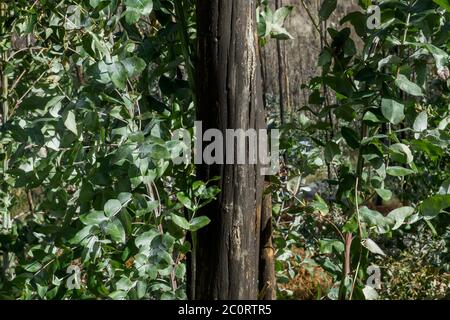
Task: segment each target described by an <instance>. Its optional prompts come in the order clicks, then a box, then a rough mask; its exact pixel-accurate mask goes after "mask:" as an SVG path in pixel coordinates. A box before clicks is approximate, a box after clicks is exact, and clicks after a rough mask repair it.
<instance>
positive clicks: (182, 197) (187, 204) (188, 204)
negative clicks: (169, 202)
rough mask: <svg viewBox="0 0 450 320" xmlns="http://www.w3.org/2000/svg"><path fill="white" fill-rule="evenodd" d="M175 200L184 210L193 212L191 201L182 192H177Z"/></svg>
mask: <svg viewBox="0 0 450 320" xmlns="http://www.w3.org/2000/svg"><path fill="white" fill-rule="evenodd" d="M177 199H178V201H180V202H181V203H182V204H183V205H184V206H185V207H186V208H188V209H189V210H194V208H193V206H192V201H191V199H189V197H187V196H186V195H185V194H184V192H178V193H177Z"/></svg>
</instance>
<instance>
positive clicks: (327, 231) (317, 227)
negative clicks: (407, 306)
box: [273, 0, 450, 299]
mask: <svg viewBox="0 0 450 320" xmlns="http://www.w3.org/2000/svg"><path fill="white" fill-rule="evenodd" d="M444 2H445V1H443V2H441V1H434V2H433V1H406V0H396V1H384V2H381V4H380V9H381V17H382V21H381V25H380V27H379V28H378V29H374V30H369V29H368V28H367V26H366V19H367V18H366V17H365V15H364V14H363V13H361V12H351V13H349V14H348V15H347V16H346V17H344V18H343V19H342V20H341V24H342V25H343V24H344V23H350V24H351V25H352V26H353V27H354V30H355V33H356V34H352V32H351V30H350V29H349V28H348V27H347V26H346V25H343V26H342V27H341V28H340V29H339V28H336V29H334V28H332V27H329V28H328V30H327V31H328V34H327V36H326V37H324V38H323V39H322V40H323V43H324V47H323V50H322V52H321V53H320V55H319V58H318V65H319V67H321V71H322V74H321V75H320V76H318V77H316V78H313V79H312V80H311V81H310V82H309V84H307V85H305V86H304V88H305V89H309V91H310V92H311V94H310V97H309V103H308V105H306V106H300V107H299V109H300V111H301V114H300V115H299V116H293V117H292V119H291V121H290V123H288V124H286V125H285V127H284V128H283V129H284V136H283V141H282V143H281V145H282V147H283V149H284V151H285V156H286V158H285V159H286V160H287V163H288V165H287V169H288V170H289V176H288V177H287V180H284V177H283V179H281V180H274V181H273V192H275V194H276V195H277V196H276V197H275V198H274V199H275V200H274V201H275V203H276V207H277V208H281V209H280V210H279V211H278V212H277V213H276V219H277V221H279V224H277V237H276V239H275V243H276V245H277V248H279V252H278V259H280V260H281V261H285V257H286V255H290V254H291V253H292V252H293V251H294V248H305V250H306V249H307V250H310V252H312V255H313V257H314V260H315V261H316V262H318V263H319V264H320V265H321V267H322V268H323V269H324V270H326V271H327V272H328V273H329V274H330V275H332V277H333V279H334V281H335V284H334V285H333V286H332V287H331V288H329V291H328V292H325V293H324V295H325V294H327V296H328V298H332V299H338V298H340V299H344V298H346V299H373V298H376V297H377V296H378V294H377V292H376V290H373V288H371V287H368V286H367V285H366V284H367V279H368V277H369V274H368V273H367V269H368V267H369V266H371V265H372V264H374V263H377V261H378V262H380V261H383V259H387V258H386V256H390V255H393V254H394V253H393V251H391V250H390V248H391V247H390V246H393V244H392V242H393V241H394V239H402V238H403V237H406V235H408V232H413V231H412V230H413V228H414V225H416V224H417V225H421V226H424V225H425V227H426V228H429V230H432V232H433V234H434V236H435V237H436V239H432V240H430V242H433V243H434V242H436V241H438V240H437V239H439V238H440V239H442V237H444V236H445V234H446V232H448V226H449V224H448V217H449V213H450V212H449V209H450V203H449V198H448V197H449V190H448V189H449V188H448V185H449V184H448V181H449V179H450V168H449V158H450V150H449V141H450V140H449V138H450V136H449V130H448V117H449V115H450V109H449V105H450V104H449V103H450V101H449V84H450V82H449V79H448V65H449V62H450V61H449V56H448V52H449V50H450V43H449V37H448V23H449V22H448V21H449V20H448V19H449V13H448V12H446V11H445V10H442V8H441V7H443V8H445V7H446V2H445V3H444ZM436 3H437V4H439V5H440V6H441V7H439V6H438V5H437V4H436ZM359 4H360V6H361V7H362V9H367V8H368V6H369V5H370V4H371V3H370V1H359ZM305 9H307V8H306V7H305ZM335 9H336V1H326V0H325V1H323V2H322V6H321V8H320V11H319V12H318V16H319V18H320V20H327V19H328V18H329V17H330V16H331V14H332V13H333V11H334V10H335ZM310 17H312V15H311V16H310ZM312 18H313V17H312ZM313 25H315V26H316V27H318V26H317V23H316V22H313ZM319 34H320V32H319ZM356 37H358V38H359V39H358V41H359V42H360V43H362V44H361V45H356V44H355V39H356ZM330 91H331V92H332V94H330V93H329V92H330ZM311 181H315V182H314V183H311ZM292 186H295V187H292ZM395 201H397V202H399V203H395ZM392 203H394V205H392ZM386 208H387V209H388V210H386ZM282 221H288V222H289V223H287V225H284V224H283V223H281V222H282ZM349 234H351V235H352V238H353V241H352V243H351V246H350V247H349V248H350V251H349V252H348V254H349V256H350V259H351V260H350V261H349V263H350V266H351V270H350V273H349V274H348V275H347V276H345V277H344V275H343V267H344V265H345V262H344V260H345V252H346V249H345V246H344V243H346V242H347V241H348V240H347V239H348V235H349ZM413 236H414V234H413ZM387 249H388V250H387ZM397 256H398V255H397ZM390 259H393V258H392V257H391V258H390ZM278 266H279V268H278V269H277V273H278V277H279V279H280V281H288V280H286V277H287V278H288V279H295V272H294V273H292V274H290V273H289V272H290V271H289V272H286V270H285V269H284V267H283V266H282V265H278ZM382 272H384V271H383V270H382ZM443 272H447V271H446V267H445V264H444V263H441V264H440V266H439V267H438V268H437V269H436V274H441V276H442V277H444V276H445V275H443ZM281 279H284V280H281ZM386 279H388V277H387V278H386ZM389 279H391V280H392V277H390V278H389ZM389 290H392V289H389ZM283 295H284V293H283ZM390 297H391V298H392V295H391V296H390ZM399 297H400V296H399ZM319 298H320V297H319Z"/></svg>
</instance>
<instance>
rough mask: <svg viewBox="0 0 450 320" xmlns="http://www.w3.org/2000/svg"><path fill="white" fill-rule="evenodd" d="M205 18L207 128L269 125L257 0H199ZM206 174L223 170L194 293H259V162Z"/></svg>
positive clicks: (203, 172)
mask: <svg viewBox="0 0 450 320" xmlns="http://www.w3.org/2000/svg"><path fill="white" fill-rule="evenodd" d="M197 24H198V34H197V36H198V61H197V65H196V73H197V74H196V76H197V119H198V120H200V121H203V130H204V131H205V130H207V129H210V128H217V129H220V130H221V131H222V132H224V133H225V130H226V129H243V130H247V129H250V128H253V129H256V130H258V129H262V128H265V125H264V109H263V102H262V90H261V83H260V82H261V80H260V79H261V74H260V67H259V56H258V55H259V52H258V49H257V48H258V46H257V41H258V39H257V35H256V0H197ZM246 149H247V150H246V152H247V153H248V145H247V146H246ZM224 152H225V150H224ZM235 156H236V155H235ZM198 176H199V178H200V179H202V180H208V179H211V178H213V177H215V176H219V177H221V179H220V181H219V187H220V188H221V190H222V192H221V193H220V195H219V198H218V200H217V201H216V202H214V203H212V204H211V205H210V206H209V207H207V208H205V210H204V214H206V215H208V216H209V217H210V218H211V221H212V222H211V224H210V225H209V226H207V227H206V228H205V229H202V230H200V231H199V232H198V247H197V251H196V261H195V262H196V263H195V266H196V268H195V269H196V272H195V281H192V279H191V283H190V286H191V288H190V294H191V297H190V298H194V299H257V297H258V263H259V250H260V247H259V241H260V239H259V238H260V235H259V232H260V218H261V202H262V187H263V182H264V179H263V177H262V176H260V170H259V165H213V166H206V165H200V166H199V168H198ZM192 282H194V283H192Z"/></svg>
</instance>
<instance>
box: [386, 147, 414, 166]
mask: <svg viewBox="0 0 450 320" xmlns="http://www.w3.org/2000/svg"><path fill="white" fill-rule="evenodd" d="M390 150H391V151H392V152H393V158H394V160H395V161H398V162H403V163H408V164H409V163H411V162H413V160H414V157H413V154H412V152H411V149H410V148H409V147H408V146H407V145H405V144H403V143H396V144H393V145H392V146H391V147H390Z"/></svg>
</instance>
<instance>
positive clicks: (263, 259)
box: [259, 182, 277, 300]
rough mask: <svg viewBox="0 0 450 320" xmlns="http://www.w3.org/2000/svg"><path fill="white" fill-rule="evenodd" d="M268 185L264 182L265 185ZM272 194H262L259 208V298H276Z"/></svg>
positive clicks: (268, 184)
mask: <svg viewBox="0 0 450 320" xmlns="http://www.w3.org/2000/svg"><path fill="white" fill-rule="evenodd" d="M269 186H270V183H269V182H266V187H267V188H268V187H269ZM272 235H273V232H272V195H271V194H270V193H267V194H265V195H264V200H263V206H262V210H261V250H260V258H259V259H260V260H259V261H260V262H259V298H260V299H261V300H275V299H276V292H277V291H276V278H275V250H274V248H273V243H272Z"/></svg>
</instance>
